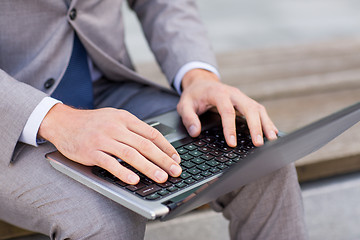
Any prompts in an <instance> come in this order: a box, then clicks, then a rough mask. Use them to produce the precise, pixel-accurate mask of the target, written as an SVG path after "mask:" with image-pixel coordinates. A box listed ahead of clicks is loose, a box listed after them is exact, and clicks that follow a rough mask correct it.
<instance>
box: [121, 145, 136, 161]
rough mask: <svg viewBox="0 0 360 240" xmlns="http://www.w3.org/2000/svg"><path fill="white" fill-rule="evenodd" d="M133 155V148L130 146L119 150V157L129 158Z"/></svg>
mask: <svg viewBox="0 0 360 240" xmlns="http://www.w3.org/2000/svg"><path fill="white" fill-rule="evenodd" d="M134 156H135V150H134V149H133V148H130V147H126V148H124V149H122V150H121V157H122V158H124V159H126V160H131V159H132V158H133V157H134Z"/></svg>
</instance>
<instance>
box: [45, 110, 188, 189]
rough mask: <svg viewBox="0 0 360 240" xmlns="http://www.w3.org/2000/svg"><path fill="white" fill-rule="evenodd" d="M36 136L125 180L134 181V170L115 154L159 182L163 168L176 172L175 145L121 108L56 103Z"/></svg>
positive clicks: (178, 169) (163, 178) (163, 175)
mask: <svg viewBox="0 0 360 240" xmlns="http://www.w3.org/2000/svg"><path fill="white" fill-rule="evenodd" d="M39 136H40V137H42V138H44V139H46V140H48V141H50V142H51V143H53V144H54V145H55V146H56V148H57V149H58V150H59V151H60V152H61V153H62V154H63V155H64V156H66V157H68V158H69V159H71V160H73V161H76V162H78V163H81V164H83V165H87V166H93V165H97V166H99V167H102V168H104V169H106V170H108V171H109V172H111V173H112V174H114V175H115V176H116V177H118V178H119V179H121V180H122V181H124V182H126V183H129V184H136V183H138V182H139V176H138V175H136V174H135V173H134V172H132V171H131V170H129V169H127V168H125V167H124V166H122V165H121V164H119V162H118V161H117V160H116V158H115V157H117V158H120V159H122V160H123V161H125V162H127V163H128V164H130V165H131V166H133V167H134V168H136V169H137V170H139V171H140V172H142V173H144V174H145V175H146V176H148V177H149V178H151V179H153V180H155V181H156V182H159V183H161V182H165V181H166V180H167V176H168V175H167V174H170V175H171V176H174V177H177V176H179V175H180V174H181V167H180V166H179V163H180V157H179V155H178V153H177V152H176V150H175V149H174V147H173V146H171V144H170V143H169V142H168V141H167V140H166V139H165V138H164V137H163V136H162V135H161V133H160V132H159V131H157V130H156V129H155V128H152V127H150V126H149V125H148V124H146V123H144V122H142V121H141V120H139V119H138V118H136V117H135V116H133V115H132V114H130V113H129V112H127V111H124V110H117V109H113V108H103V109H98V110H77V109H73V108H71V107H68V106H66V105H64V104H56V105H55V106H54V107H53V108H52V109H51V110H50V111H49V113H48V114H47V115H46V117H45V118H44V120H43V122H42V124H41V126H40V129H39Z"/></svg>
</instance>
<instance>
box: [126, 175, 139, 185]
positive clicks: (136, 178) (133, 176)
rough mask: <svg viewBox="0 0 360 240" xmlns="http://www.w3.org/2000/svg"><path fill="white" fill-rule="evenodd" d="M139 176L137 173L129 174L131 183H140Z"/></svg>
mask: <svg viewBox="0 0 360 240" xmlns="http://www.w3.org/2000/svg"><path fill="white" fill-rule="evenodd" d="M139 180H140V179H139V176H137V175H134V174H129V175H128V181H129V183H131V184H136V183H138V182H139Z"/></svg>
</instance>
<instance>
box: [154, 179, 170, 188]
mask: <svg viewBox="0 0 360 240" xmlns="http://www.w3.org/2000/svg"><path fill="white" fill-rule="evenodd" d="M157 185H158V186H159V187H162V188H167V187H170V186H171V185H172V184H171V182H169V180H168V181H166V182H164V183H158V184H157Z"/></svg>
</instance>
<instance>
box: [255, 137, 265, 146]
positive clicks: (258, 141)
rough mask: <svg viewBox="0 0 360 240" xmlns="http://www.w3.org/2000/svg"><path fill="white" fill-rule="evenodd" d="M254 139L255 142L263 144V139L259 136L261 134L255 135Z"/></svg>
mask: <svg viewBox="0 0 360 240" xmlns="http://www.w3.org/2000/svg"><path fill="white" fill-rule="evenodd" d="M255 140H256V143H257V144H263V143H264V139H263V138H262V137H261V135H257V136H256V139H255Z"/></svg>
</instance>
